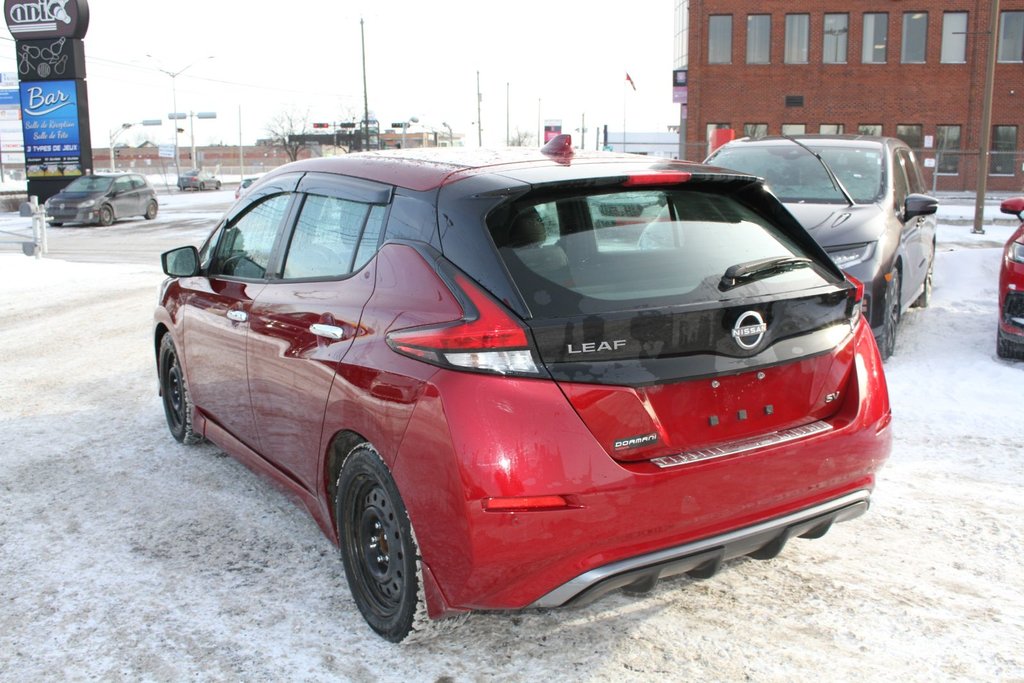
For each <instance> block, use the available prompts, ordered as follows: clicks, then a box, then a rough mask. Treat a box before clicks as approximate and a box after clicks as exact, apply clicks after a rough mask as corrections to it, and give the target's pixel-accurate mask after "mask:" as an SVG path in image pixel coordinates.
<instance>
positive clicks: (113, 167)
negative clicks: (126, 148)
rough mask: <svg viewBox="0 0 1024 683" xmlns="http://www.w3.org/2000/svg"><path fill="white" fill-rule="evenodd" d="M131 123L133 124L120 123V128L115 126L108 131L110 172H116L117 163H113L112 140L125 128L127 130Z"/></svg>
mask: <svg viewBox="0 0 1024 683" xmlns="http://www.w3.org/2000/svg"><path fill="white" fill-rule="evenodd" d="M132 125H133V124H131V123H122V124H121V127H120V128H115V129H114V130H112V131H110V172H111V173H116V172H117V165H116V164H115V163H114V140H116V139H117V136H118V135H120V134H121V133H123V132H125V131H126V130H128V129H129V128H131V127H132Z"/></svg>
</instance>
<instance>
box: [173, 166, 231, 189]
mask: <svg viewBox="0 0 1024 683" xmlns="http://www.w3.org/2000/svg"><path fill="white" fill-rule="evenodd" d="M220 185H221V182H220V180H219V179H218V178H217V177H215V176H214V175H213V174H212V173H208V172H206V171H197V170H196V169H192V170H190V171H185V172H184V173H182V174H181V175H180V176H179V177H178V189H179V190H219V189H220Z"/></svg>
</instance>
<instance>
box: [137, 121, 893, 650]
mask: <svg viewBox="0 0 1024 683" xmlns="http://www.w3.org/2000/svg"><path fill="white" fill-rule="evenodd" d="M651 225H655V226H656V228H657V229H658V230H662V231H666V232H667V233H668V236H667V238H666V240H665V242H664V243H663V244H653V243H652V244H649V245H645V246H641V245H640V239H641V236H642V234H643V233H644V232H645V231H646V230H647V229H648V228H649V227H650V226H651ZM162 262H163V267H164V270H165V272H166V273H167V274H168V275H169V276H170V277H169V279H168V280H167V281H166V282H165V283H164V284H163V286H162V290H161V294H160V303H159V305H158V308H157V309H156V312H155V326H154V334H153V342H154V349H153V350H154V354H155V359H156V365H157V376H158V379H159V384H160V393H161V394H162V396H163V405H164V411H165V414H166V418H167V424H168V427H169V429H170V431H171V434H172V435H173V437H174V438H175V439H177V440H179V441H182V442H185V443H192V442H195V441H197V440H199V439H202V438H206V439H209V440H211V441H213V442H214V443H216V444H217V445H218V446H219V447H221V448H223V449H224V450H225V451H227V452H228V453H230V454H232V455H233V456H235V457H236V458H238V459H240V460H241V461H243V462H245V463H247V464H248V465H249V466H250V467H252V468H254V469H256V470H258V471H261V472H263V473H264V474H267V475H268V476H270V477H271V478H273V479H274V480H276V481H277V482H278V483H279V484H280V485H282V486H283V487H284V488H286V489H287V490H289V491H290V492H292V493H293V494H295V495H296V497H297V498H298V499H300V500H302V501H303V502H304V504H305V505H306V507H307V508H308V509H309V511H310V512H311V513H312V515H313V517H314V518H315V519H316V521H317V523H318V524H319V525H320V527H321V529H322V530H323V531H324V533H325V534H327V535H328V536H329V537H330V538H331V539H333V540H335V541H336V542H337V543H338V544H339V545H340V547H341V556H342V561H343V563H344V566H345V575H346V578H347V580H348V584H349V587H350V589H351V592H352V595H353V598H354V600H355V603H356V605H357V606H358V608H359V610H360V611H361V612H362V614H363V616H364V618H365V619H366V621H367V623H368V624H369V625H370V626H371V627H372V628H373V629H374V630H375V631H376V632H377V633H379V634H380V635H382V636H383V637H385V638H387V639H389V640H393V641H400V640H402V639H403V638H405V637H406V636H407V635H408V634H409V632H410V631H411V630H412V629H413V628H414V627H415V626H417V625H418V623H419V622H417V620H416V618H415V617H416V615H417V614H423V613H426V614H427V615H429V616H430V617H433V618H437V617H443V616H450V615H454V614H458V613H461V612H466V611H468V610H484V609H491V610H507V609H520V608H526V607H534V608H550V607H558V606H561V605H580V604H585V603H588V602H590V601H592V600H595V599H597V598H599V597H600V596H602V595H604V594H606V593H608V592H610V591H614V590H617V589H619V588H623V587H626V588H630V589H632V590H634V591H644V590H648V589H650V588H651V587H652V586H653V585H654V584H655V582H656V581H657V580H658V579H659V578H661V577H666V576H672V575H677V574H682V573H688V574H690V575H692V576H699V577H709V576H711V575H712V574H714V573H715V572H716V571H717V570H718V569H719V568H720V567H721V566H722V563H723V562H724V561H726V560H729V559H731V558H734V557H739V556H745V555H750V556H752V557H755V558H759V559H768V558H771V557H774V556H775V555H776V554H777V553H779V552H780V551H781V550H782V548H783V546H784V545H785V543H786V542H787V541H788V540H789V539H791V538H795V537H806V538H817V537H819V536H821V535H823V534H824V533H825V532H826V531H827V530H828V529H829V527H830V526H831V525H832V524H833V523H835V522H841V521H845V520H849V519H853V518H854V517H857V516H859V515H860V514H862V513H863V512H864V511H865V510H866V509H867V507H868V502H869V497H870V492H871V490H872V489H873V486H874V482H875V473H876V471H877V470H878V469H879V468H880V467H881V465H882V463H883V461H884V460H885V459H886V458H887V456H888V453H889V448H890V442H891V430H890V428H889V425H890V421H891V414H890V407H889V398H888V393H887V390H886V384H885V379H884V374H883V371H882V363H881V359H880V358H879V355H878V348H877V346H876V344H875V342H874V340H873V338H872V336H871V330H870V328H869V327H868V326H867V324H866V323H865V321H864V318H863V317H862V315H861V302H860V297H861V295H862V293H863V288H862V287H861V286H859V285H856V284H854V283H851V282H850V281H848V280H847V279H846V278H845V277H844V276H843V273H842V272H841V271H840V270H839V268H838V267H836V265H835V264H834V263H833V262H832V260H830V259H829V258H828V256H827V254H826V253H825V252H824V251H823V250H822V249H821V247H819V246H818V245H817V244H816V243H815V242H814V240H813V239H812V238H811V237H810V236H809V235H808V234H807V232H806V231H805V230H804V229H803V228H801V227H800V225H799V223H797V222H796V221H795V220H794V219H793V218H792V216H790V214H789V213H787V212H786V211H785V210H784V209H783V207H782V206H781V204H779V202H778V201H777V200H776V199H775V198H774V197H773V196H772V195H771V194H770V193H768V192H765V191H764V188H763V186H762V184H761V182H760V181H759V180H758V179H756V178H754V177H753V176H750V175H745V174H739V173H736V172H733V171H721V170H716V169H711V168H709V167H705V166H702V165H699V164H690V163H685V162H673V161H666V160H663V159H655V158H647V157H641V156H635V155H611V154H603V153H594V152H581V151H574V150H573V148H572V143H571V140H570V139H569V137H568V136H559V137H556V138H555V139H554V140H552V141H551V142H550V143H548V144H547V145H545V147H544V148H543V149H542V150H540V151H537V150H508V151H490V150H484V151H480V150H462V149H455V150H452V149H445V148H441V149H415V150H402V151H400V152H376V153H364V154H350V155H345V156H340V157H330V158H320V159H311V160H305V161H298V162H294V163H291V164H288V165H285V166H282V167H281V168H279V169H277V170H275V171H273V172H271V173H269V174H267V175H266V176H264V177H263V178H262V179H261V180H259V181H258V182H256V183H255V184H253V186H252V187H251V188H250V189H249V191H248V192H247V193H246V194H245V195H244V196H243V197H242V199H241V200H240V201H239V202H237V203H236V204H235V205H234V206H233V207H232V208H231V209H230V210H229V212H228V214H227V215H226V216H225V218H224V220H223V221H222V222H221V224H220V225H219V226H218V227H217V228H216V230H215V231H214V232H213V234H212V235H210V237H209V238H208V239H207V240H206V242H205V244H203V246H202V247H201V248H200V249H196V248H195V247H192V246H186V247H182V248H180V249H175V250H172V251H169V252H167V253H165V254H163V256H162ZM414 529H415V533H414V532H413V530H414ZM865 561H866V562H869V561H870V558H865ZM420 605H423V606H424V610H423V611H421V610H419V606H420Z"/></svg>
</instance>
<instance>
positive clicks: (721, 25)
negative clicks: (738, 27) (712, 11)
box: [708, 14, 732, 64]
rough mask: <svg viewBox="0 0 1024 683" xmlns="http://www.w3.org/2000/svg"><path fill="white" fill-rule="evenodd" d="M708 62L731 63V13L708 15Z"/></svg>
mask: <svg viewBox="0 0 1024 683" xmlns="http://www.w3.org/2000/svg"><path fill="white" fill-rule="evenodd" d="M708 63H709V64H732V15H731V14H718V15H714V16H711V17H708Z"/></svg>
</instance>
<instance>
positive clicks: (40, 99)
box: [4, 0, 93, 201]
mask: <svg viewBox="0 0 1024 683" xmlns="http://www.w3.org/2000/svg"><path fill="white" fill-rule="evenodd" d="M4 18H5V19H6V21H7V28H8V29H10V31H11V35H12V36H13V37H14V40H15V43H14V49H15V54H16V61H17V64H18V78H19V81H20V85H19V94H20V99H21V130H22V137H23V139H24V142H25V175H26V176H27V177H28V194H29V195H30V196H31V195H35V196H37V197H39V201H45V200H46V199H47V198H49V197H51V196H53V195H54V194H56V193H57V192H59V191H60V190H61V189H63V188H64V186H65V185H67V184H68V183H70V182H71V181H72V180H74V179H75V178H77V177H79V176H82V175H88V174H90V173H92V170H93V163H92V139H91V136H90V133H89V98H88V93H87V91H86V85H85V48H84V46H83V44H82V38H83V37H84V36H85V33H86V31H87V30H88V28H89V6H88V4H87V2H86V0H4Z"/></svg>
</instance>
